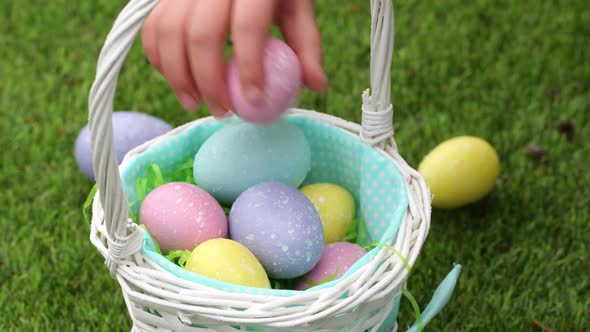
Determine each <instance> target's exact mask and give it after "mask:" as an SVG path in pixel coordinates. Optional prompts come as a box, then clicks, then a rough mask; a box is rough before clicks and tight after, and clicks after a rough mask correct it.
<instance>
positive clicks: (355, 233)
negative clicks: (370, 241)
mask: <svg viewBox="0 0 590 332" xmlns="http://www.w3.org/2000/svg"><path fill="white" fill-rule="evenodd" d="M365 234H366V225H365V221H364V220H362V219H353V220H352V222H351V223H350V227H348V231H347V232H346V235H345V236H344V239H342V241H345V242H350V243H356V244H358V245H360V246H362V245H363V243H364V241H365Z"/></svg>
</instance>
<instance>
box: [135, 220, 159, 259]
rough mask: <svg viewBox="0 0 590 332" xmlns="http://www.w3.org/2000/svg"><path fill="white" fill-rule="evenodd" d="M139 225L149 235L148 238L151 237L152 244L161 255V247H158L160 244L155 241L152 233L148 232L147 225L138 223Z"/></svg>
mask: <svg viewBox="0 0 590 332" xmlns="http://www.w3.org/2000/svg"><path fill="white" fill-rule="evenodd" d="M139 227H141V228H143V230H144V231H145V232H146V233H147V234H148V235H149V236H150V238H151V239H152V242H153V244H154V246H155V247H156V251H157V252H158V254H160V255H163V254H162V249H160V245H159V244H158V242H157V241H156V239H154V237H153V236H152V234H150V232H149V231H148V229H147V227H145V225H139Z"/></svg>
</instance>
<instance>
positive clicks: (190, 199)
mask: <svg viewBox="0 0 590 332" xmlns="http://www.w3.org/2000/svg"><path fill="white" fill-rule="evenodd" d="M139 222H140V223H141V224H143V225H145V227H146V228H147V229H148V231H149V233H150V234H151V235H152V237H153V238H154V239H155V240H156V242H157V243H158V245H159V246H160V248H161V249H162V251H163V252H164V253H165V252H167V251H170V250H193V249H194V248H195V247H196V246H197V245H199V244H200V243H202V242H204V241H206V240H209V239H213V238H219V237H226V236H227V230H228V226H227V217H226V215H225V212H224V210H223V208H222V207H221V205H219V203H217V201H216V200H215V198H213V196H211V195H209V194H208V193H207V192H206V191H204V190H203V189H201V188H199V187H197V186H195V185H193V184H190V183H184V182H170V183H167V184H164V185H161V186H159V187H157V188H155V189H154V190H152V191H151V192H150V193H149V194H148V195H147V196H146V198H145V199H144V200H143V202H142V204H141V207H140V211H139Z"/></svg>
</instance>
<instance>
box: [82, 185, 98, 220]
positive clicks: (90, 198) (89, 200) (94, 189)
mask: <svg viewBox="0 0 590 332" xmlns="http://www.w3.org/2000/svg"><path fill="white" fill-rule="evenodd" d="M97 191H98V185H97V184H95V185H94V186H93V187H92V189H91V190H90V193H89V194H88V197H86V201H84V205H83V207H82V214H84V220H86V223H88V225H90V223H91V220H90V214H89V213H88V210H89V209H90V206H91V205H92V201H93V200H94V195H96V192H97Z"/></svg>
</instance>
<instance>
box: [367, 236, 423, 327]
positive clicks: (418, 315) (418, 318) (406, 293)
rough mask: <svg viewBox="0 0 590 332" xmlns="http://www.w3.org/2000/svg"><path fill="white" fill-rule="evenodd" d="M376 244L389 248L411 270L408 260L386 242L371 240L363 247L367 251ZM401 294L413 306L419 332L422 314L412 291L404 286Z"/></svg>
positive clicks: (409, 271)
mask: <svg viewBox="0 0 590 332" xmlns="http://www.w3.org/2000/svg"><path fill="white" fill-rule="evenodd" d="M378 246H383V247H385V248H387V249H389V250H391V251H392V252H393V253H394V254H395V255H396V256H397V257H398V258H399V259H400V260H401V261H402V263H403V264H404V267H405V268H406V270H408V273H411V272H412V266H410V263H408V261H407V260H406V259H405V258H404V256H403V255H402V254H401V253H400V252H399V251H398V250H397V249H395V248H394V247H393V246H392V245H390V244H387V243H383V242H373V243H370V244H368V245H366V246H365V247H364V248H365V249H366V250H367V251H369V250H371V249H373V248H375V247H378ZM402 294H403V295H404V296H405V297H406V298H407V299H408V301H410V304H411V305H412V307H413V308H414V311H415V313H416V321H417V322H418V331H419V332H421V331H422V314H421V313H420V306H419V305H418V302H416V299H415V298H414V296H413V295H412V293H410V291H409V290H408V289H407V288H406V287H404V288H402Z"/></svg>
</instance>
